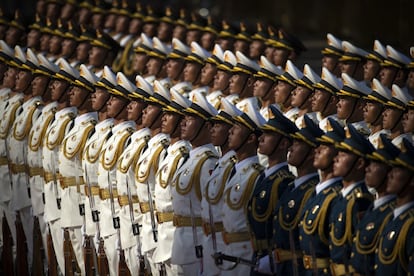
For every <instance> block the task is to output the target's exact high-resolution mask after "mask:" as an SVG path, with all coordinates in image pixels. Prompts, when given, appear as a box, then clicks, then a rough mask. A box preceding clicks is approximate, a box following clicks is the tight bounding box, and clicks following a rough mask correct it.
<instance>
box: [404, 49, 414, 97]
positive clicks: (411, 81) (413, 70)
mask: <svg viewBox="0 0 414 276" xmlns="http://www.w3.org/2000/svg"><path fill="white" fill-rule="evenodd" d="M410 55H411V59H413V58H414V47H410ZM407 68H408V70H409V73H408V77H407V84H406V85H407V88H408V90H409V91H410V94H411V95H413V91H414V61H413V60H411V62H410V63H409V64H408V65H407Z"/></svg>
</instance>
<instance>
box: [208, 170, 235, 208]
mask: <svg viewBox="0 0 414 276" xmlns="http://www.w3.org/2000/svg"><path fill="white" fill-rule="evenodd" d="M233 166H234V163H230V164H229V165H228V166H227V167H226V168H225V169H224V173H223V178H222V180H221V186H220V189H219V191H218V193H217V195H216V196H215V197H210V196H209V194H208V188H209V187H210V182H208V183H207V187H206V191H205V194H206V200H207V202H208V203H210V204H217V203H218V202H219V201H220V199H221V197H222V196H223V192H224V187H225V186H226V185H225V184H226V181H227V178H229V175H230V172H231V170H232V169H233Z"/></svg>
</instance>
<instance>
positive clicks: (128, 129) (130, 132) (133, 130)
mask: <svg viewBox="0 0 414 276" xmlns="http://www.w3.org/2000/svg"><path fill="white" fill-rule="evenodd" d="M126 131H128V132H129V134H131V135H132V133H134V132H135V129H134V128H133V127H128V128H127V129H126Z"/></svg>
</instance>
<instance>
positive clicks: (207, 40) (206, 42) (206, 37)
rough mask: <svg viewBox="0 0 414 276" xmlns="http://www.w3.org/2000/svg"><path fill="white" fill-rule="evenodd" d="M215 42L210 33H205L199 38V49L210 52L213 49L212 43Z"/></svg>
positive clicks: (214, 37)
mask: <svg viewBox="0 0 414 276" xmlns="http://www.w3.org/2000/svg"><path fill="white" fill-rule="evenodd" d="M215 40H216V36H215V35H214V34H212V33H210V32H205V33H203V35H202V36H201V41H200V43H201V47H203V48H204V49H206V50H207V51H211V50H212V49H213V47H214V42H215Z"/></svg>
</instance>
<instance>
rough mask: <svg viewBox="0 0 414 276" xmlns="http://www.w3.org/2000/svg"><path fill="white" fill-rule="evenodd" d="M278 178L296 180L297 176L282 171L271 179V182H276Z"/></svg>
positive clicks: (284, 170)
mask: <svg viewBox="0 0 414 276" xmlns="http://www.w3.org/2000/svg"><path fill="white" fill-rule="evenodd" d="M276 178H291V179H292V180H293V179H295V176H294V175H293V174H292V173H291V172H290V171H289V170H286V169H280V170H278V171H277V172H276V173H275V174H274V175H272V176H270V177H269V179H270V180H274V179H276Z"/></svg>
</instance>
